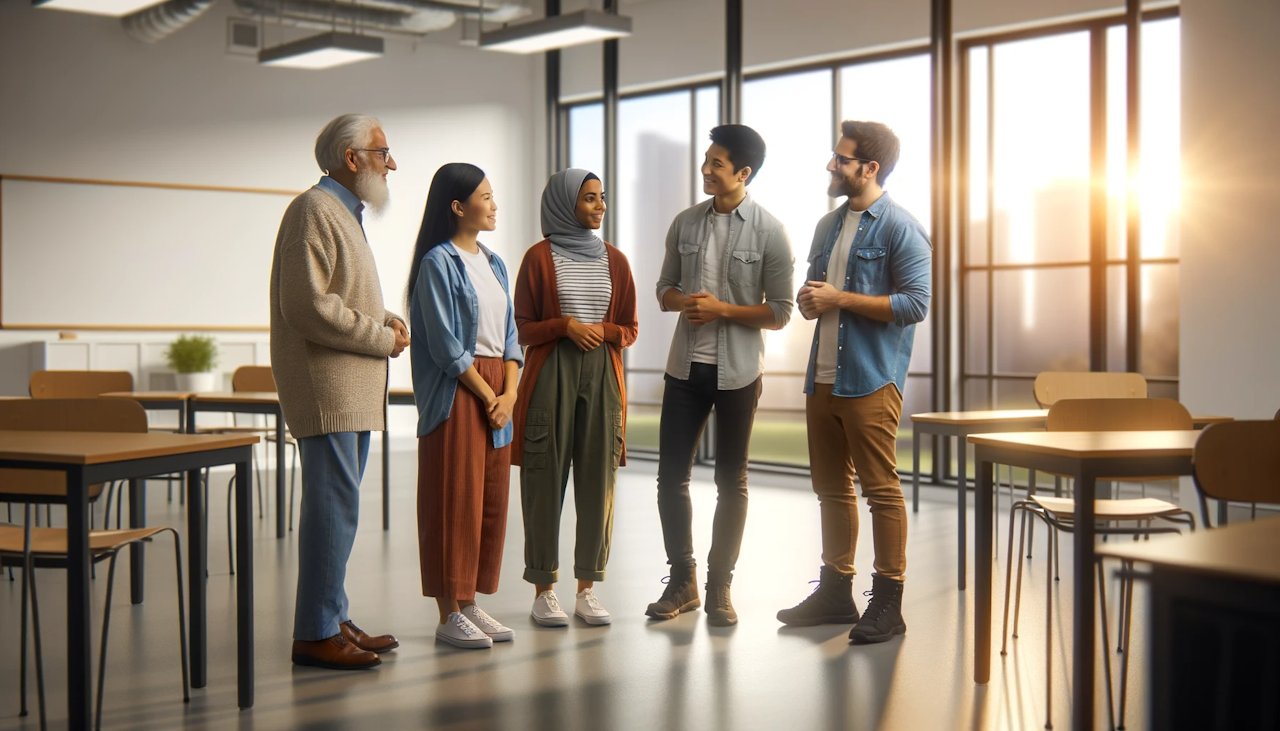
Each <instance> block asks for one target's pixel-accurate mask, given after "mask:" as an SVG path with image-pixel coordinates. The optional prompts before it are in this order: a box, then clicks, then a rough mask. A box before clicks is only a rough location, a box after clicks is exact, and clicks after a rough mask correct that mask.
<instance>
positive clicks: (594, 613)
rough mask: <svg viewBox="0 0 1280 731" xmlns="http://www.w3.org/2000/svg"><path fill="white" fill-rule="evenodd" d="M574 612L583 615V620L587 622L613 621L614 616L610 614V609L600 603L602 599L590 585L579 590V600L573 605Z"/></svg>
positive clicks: (594, 623)
mask: <svg viewBox="0 0 1280 731" xmlns="http://www.w3.org/2000/svg"><path fill="white" fill-rule="evenodd" d="M573 613H574V614H576V615H578V616H579V617H582V621H583V622H586V623H587V624H592V625H600V624H609V623H611V622H613V617H610V616H609V610H607V609H605V608H604V607H603V606H602V605H601V604H600V600H599V599H597V598H596V593H595V592H594V591H592V590H591V588H590V587H588V588H586V589H583V590H582V591H580V592H578V596H577V601H576V602H574V605H573Z"/></svg>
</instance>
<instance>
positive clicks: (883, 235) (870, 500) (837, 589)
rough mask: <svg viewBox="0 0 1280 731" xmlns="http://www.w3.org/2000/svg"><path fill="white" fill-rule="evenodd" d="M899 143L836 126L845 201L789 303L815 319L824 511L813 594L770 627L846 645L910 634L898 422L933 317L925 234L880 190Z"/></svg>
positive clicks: (865, 128) (809, 388)
mask: <svg viewBox="0 0 1280 731" xmlns="http://www.w3.org/2000/svg"><path fill="white" fill-rule="evenodd" d="M899 147H900V145H899V142H898V137H897V135H895V134H894V133H893V131H892V130H890V129H889V128H888V127H886V126H885V125H883V124H880V123H878V122H844V123H843V124H842V125H841V137H840V141H839V142H838V143H837V144H836V149H835V154H833V155H832V156H831V160H830V162H828V163H827V172H828V173H830V174H831V182H830V183H829V184H828V188H827V195H829V196H831V197H832V198H838V197H842V196H843V197H847V198H848V200H846V201H845V203H843V204H842V205H841V206H840V207H839V208H837V209H836V210H834V211H832V212H831V213H828V214H827V215H825V216H823V217H822V219H821V220H820V221H819V222H818V227H817V230H816V231H815V232H814V236H813V244H812V246H811V247H810V249H809V257H808V258H809V271H808V274H807V275H806V276H805V280H806V282H805V286H804V287H803V288H802V289H801V290H800V293H799V296H798V297H797V300H796V304H797V305H798V306H799V308H800V313H801V314H802V315H803V316H804V318H805V319H806V320H814V319H817V320H818V326H817V327H816V328H815V329H814V334H813V346H812V348H811V350H810V353H809V369H808V373H807V374H806V376H805V386H804V390H805V393H806V394H807V396H806V400H805V413H806V421H807V425H808V432H809V463H810V473H811V475H812V478H813V490H814V492H815V493H817V495H818V504H819V506H820V510H821V516H822V563H823V565H822V568H821V569H820V574H819V576H820V579H819V583H818V588H817V589H816V590H815V591H814V592H813V594H812V595H810V596H809V598H807V599H805V600H804V601H802V602H800V604H799V605H797V606H795V607H792V608H791V609H784V610H782V611H780V612H778V621H780V622H782V623H783V624H788V625H793V626H811V625H816V624H853V625H854V627H853V629H852V630H851V631H850V633H849V639H850V641H851V642H854V643H858V644H862V643H868V642H884V641H885V640H888V639H889V638H890V637H892V636H893V635H896V634H904V633H906V631H907V625H906V622H905V621H904V620H903V618H902V587H903V579H904V577H905V575H906V569H907V556H906V548H907V513H906V505H905V502H904V501H903V499H902V484H901V482H900V481H899V479H898V462H897V438H898V421H899V419H900V418H901V415H902V390H903V387H904V386H905V385H906V380H907V366H908V365H909V364H910V362H911V347H912V344H913V337H914V335H915V325H916V323H918V322H920V321H921V320H923V319H924V317H925V315H926V314H927V313H928V311H929V294H930V286H931V275H932V260H933V247H932V245H931V244H930V243H929V237H928V235H927V234H926V233H925V230H924V227H923V226H921V225H920V223H919V222H918V221H916V219H915V218H913V217H912V216H911V214H910V213H908V212H907V211H906V209H904V208H902V207H901V206H899V205H898V204H897V203H896V202H894V201H893V200H892V199H891V198H890V197H889V194H888V193H885V192H884V189H883V187H882V186H884V183H885V180H886V179H887V178H888V177H889V173H891V172H893V168H894V166H895V165H896V164H897V162H898V152H899ZM855 471H856V473H857V475H858V478H859V482H861V484H862V496H863V497H864V498H865V499H866V501H867V504H868V505H869V506H870V509H871V530H872V534H873V536H874V540H873V546H874V549H875V559H874V561H873V564H872V565H873V566H874V568H875V573H874V574H872V577H871V582H872V583H871V587H872V588H871V591H868V592H864V594H865V595H869V596H870V602H868V604H867V608H866V611H864V612H863V613H862V614H861V615H859V613H858V608H857V606H856V605H855V604H854V602H853V576H854V573H855V571H854V563H853V559H854V549H855V548H856V547H857V543H858V503H857V494H856V493H855V492H854V485H853V477H854V474H855Z"/></svg>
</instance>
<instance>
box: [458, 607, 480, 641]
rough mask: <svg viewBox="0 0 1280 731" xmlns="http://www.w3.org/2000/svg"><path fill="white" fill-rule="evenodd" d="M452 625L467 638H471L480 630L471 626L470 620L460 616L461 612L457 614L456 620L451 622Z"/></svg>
mask: <svg viewBox="0 0 1280 731" xmlns="http://www.w3.org/2000/svg"><path fill="white" fill-rule="evenodd" d="M453 623H454V624H455V625H457V626H458V629H460V630H462V633H463V634H464V635H466V636H467V637H472V636H474V635H475V634H476V633H478V632H479V631H480V628H479V627H477V626H475V625H474V624H472V623H471V620H469V619H467V618H466V617H464V616H462V612H458V616H457V619H455V620H453Z"/></svg>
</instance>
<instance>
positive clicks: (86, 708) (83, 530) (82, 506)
mask: <svg viewBox="0 0 1280 731" xmlns="http://www.w3.org/2000/svg"><path fill="white" fill-rule="evenodd" d="M89 597H90V590H89V486H88V485H87V484H86V483H85V477H84V469H83V468H80V467H71V468H69V469H68V470H67V699H68V706H69V709H70V713H71V724H70V727H71V728H73V729H80V728H89V724H90V709H92V708H93V686H92V683H91V677H92V674H91V672H90V668H91V667H92V663H91V661H90V652H89V638H90V630H89Z"/></svg>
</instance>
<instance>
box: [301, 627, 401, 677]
mask: <svg viewBox="0 0 1280 731" xmlns="http://www.w3.org/2000/svg"><path fill="white" fill-rule="evenodd" d="M343 634H344V633H339V634H336V635H334V636H333V637H330V638H329V639H327V640H317V641H315V642H308V641H305V640H294V641H293V664H294V665H310V666H312V667H317V668H328V669H330V670H364V669H365V668H371V667H373V666H374V665H378V664H379V663H381V662H382V658H380V657H378V655H377V653H374V652H369V651H368V650H362V649H360V648H359V647H356V646H355V644H353V643H351V642H348V641H347V638H346V637H344V636H343Z"/></svg>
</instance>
